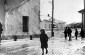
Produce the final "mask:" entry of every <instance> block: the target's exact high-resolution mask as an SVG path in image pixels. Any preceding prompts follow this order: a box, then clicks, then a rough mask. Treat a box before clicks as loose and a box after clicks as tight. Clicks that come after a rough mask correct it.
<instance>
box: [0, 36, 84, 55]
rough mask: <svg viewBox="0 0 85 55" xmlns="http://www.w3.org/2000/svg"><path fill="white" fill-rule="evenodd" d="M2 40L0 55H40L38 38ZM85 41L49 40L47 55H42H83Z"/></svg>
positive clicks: (54, 38)
mask: <svg viewBox="0 0 85 55" xmlns="http://www.w3.org/2000/svg"><path fill="white" fill-rule="evenodd" d="M7 41H8V40H5V41H4V40H3V41H2V44H1V46H0V55H41V54H42V53H41V52H42V51H41V48H40V42H39V38H34V39H33V40H29V39H19V40H18V41H13V40H9V41H8V42H7ZM84 49H85V40H81V39H80V38H79V39H78V40H75V39H74V38H73V40H72V41H71V42H69V41H68V40H64V38H56V37H53V38H50V39H49V41H48V54H44V55H83V54H85V53H84V51H85V50H84Z"/></svg>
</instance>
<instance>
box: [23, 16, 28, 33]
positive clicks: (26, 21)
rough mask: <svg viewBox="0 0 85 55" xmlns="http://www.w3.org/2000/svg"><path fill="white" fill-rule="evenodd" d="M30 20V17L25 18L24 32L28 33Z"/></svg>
mask: <svg viewBox="0 0 85 55" xmlns="http://www.w3.org/2000/svg"><path fill="white" fill-rule="evenodd" d="M28 20H29V17H28V16H23V32H28V31H29V30H28V23H29V22H28Z"/></svg>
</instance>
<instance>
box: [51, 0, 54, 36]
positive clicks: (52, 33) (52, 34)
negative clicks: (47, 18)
mask: <svg viewBox="0 0 85 55" xmlns="http://www.w3.org/2000/svg"><path fill="white" fill-rule="evenodd" d="M53 16H54V0H52V25H51V26H52V30H51V37H53V36H54V32H53Z"/></svg>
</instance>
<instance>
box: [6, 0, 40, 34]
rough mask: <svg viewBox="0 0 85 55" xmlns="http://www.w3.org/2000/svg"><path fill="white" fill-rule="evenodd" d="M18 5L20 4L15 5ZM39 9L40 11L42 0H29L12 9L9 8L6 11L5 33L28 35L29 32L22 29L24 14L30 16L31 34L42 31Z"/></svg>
mask: <svg viewBox="0 0 85 55" xmlns="http://www.w3.org/2000/svg"><path fill="white" fill-rule="evenodd" d="M17 2H18V1H17ZM23 2H24V1H23ZM21 3H22V2H21ZM19 4H20V2H19ZM17 6H19V5H15V6H14V7H17ZM9 7H11V6H9ZM39 11H40V0H29V1H28V2H26V3H25V4H23V5H22V6H20V7H18V8H15V9H14V10H12V11H10V10H9V11H8V12H6V18H5V27H6V30H5V35H26V34H27V33H24V32H23V31H22V27H23V26H22V16H29V26H28V28H29V34H39V33H40V31H39V28H40V26H39V17H40V16H39Z"/></svg>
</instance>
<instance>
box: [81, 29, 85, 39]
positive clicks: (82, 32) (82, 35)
mask: <svg viewBox="0 0 85 55" xmlns="http://www.w3.org/2000/svg"><path fill="white" fill-rule="evenodd" d="M80 35H81V39H83V38H84V31H83V29H82V28H81V31H80Z"/></svg>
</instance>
